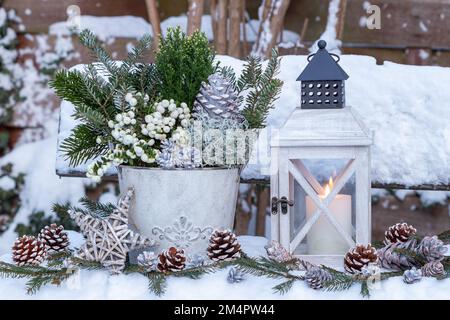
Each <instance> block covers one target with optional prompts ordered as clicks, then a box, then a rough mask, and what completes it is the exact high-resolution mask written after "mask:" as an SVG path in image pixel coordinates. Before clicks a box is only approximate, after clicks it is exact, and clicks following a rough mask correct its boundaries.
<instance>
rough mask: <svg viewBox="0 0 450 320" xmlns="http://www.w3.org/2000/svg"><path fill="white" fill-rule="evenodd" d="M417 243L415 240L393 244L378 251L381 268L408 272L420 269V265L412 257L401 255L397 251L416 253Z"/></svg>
mask: <svg viewBox="0 0 450 320" xmlns="http://www.w3.org/2000/svg"><path fill="white" fill-rule="evenodd" d="M416 244H417V241H416V239H414V238H411V239H410V240H408V241H406V242H396V243H391V244H389V245H387V246H384V247H383V248H380V249H378V250H377V254H378V263H379V264H380V266H381V267H383V268H385V269H390V270H408V269H411V268H412V267H417V268H419V267H420V265H419V264H418V263H417V261H416V260H415V259H413V258H412V257H410V256H408V255H405V254H401V253H399V252H397V251H396V250H398V249H400V250H402V249H403V250H409V251H414V250H415V248H416Z"/></svg>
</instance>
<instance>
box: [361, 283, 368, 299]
mask: <svg viewBox="0 0 450 320" xmlns="http://www.w3.org/2000/svg"><path fill="white" fill-rule="evenodd" d="M360 293H361V295H362V296H363V297H364V298H369V297H370V290H369V285H368V284H367V281H361V291H360Z"/></svg>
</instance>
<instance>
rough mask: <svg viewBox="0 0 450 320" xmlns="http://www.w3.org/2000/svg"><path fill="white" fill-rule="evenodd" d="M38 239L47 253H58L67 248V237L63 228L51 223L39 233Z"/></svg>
mask: <svg viewBox="0 0 450 320" xmlns="http://www.w3.org/2000/svg"><path fill="white" fill-rule="evenodd" d="M38 239H39V240H41V241H42V242H43V243H44V244H45V246H46V247H47V251H49V252H51V251H53V252H60V251H63V250H65V249H66V248H67V247H68V246H69V236H68V235H67V233H66V232H64V227H63V226H58V225H57V224H55V223H52V224H51V225H49V226H45V227H44V228H43V229H42V230H41V232H39V236H38Z"/></svg>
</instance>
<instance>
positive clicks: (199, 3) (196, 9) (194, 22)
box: [187, 0, 205, 35]
mask: <svg viewBox="0 0 450 320" xmlns="http://www.w3.org/2000/svg"><path fill="white" fill-rule="evenodd" d="M204 4H205V0H189V9H188V25H187V34H188V35H191V34H193V33H194V32H195V31H198V30H201V26H202V16H203V6H204Z"/></svg>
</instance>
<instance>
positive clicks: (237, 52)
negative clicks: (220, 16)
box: [228, 0, 244, 58]
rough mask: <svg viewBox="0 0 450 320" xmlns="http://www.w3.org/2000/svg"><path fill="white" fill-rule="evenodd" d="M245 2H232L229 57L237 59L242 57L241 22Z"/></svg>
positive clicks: (233, 0)
mask: <svg viewBox="0 0 450 320" xmlns="http://www.w3.org/2000/svg"><path fill="white" fill-rule="evenodd" d="M243 5H244V2H243V1H236V0H232V1H230V5H229V16H230V37H229V41H228V55H230V56H232V57H236V58H240V57H241V21H242V7H243Z"/></svg>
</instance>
